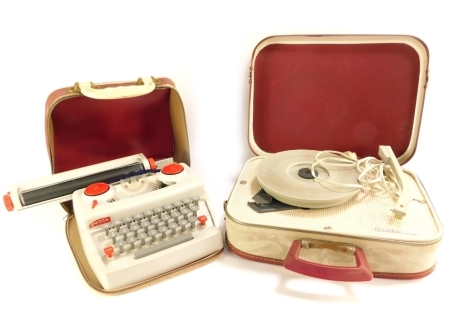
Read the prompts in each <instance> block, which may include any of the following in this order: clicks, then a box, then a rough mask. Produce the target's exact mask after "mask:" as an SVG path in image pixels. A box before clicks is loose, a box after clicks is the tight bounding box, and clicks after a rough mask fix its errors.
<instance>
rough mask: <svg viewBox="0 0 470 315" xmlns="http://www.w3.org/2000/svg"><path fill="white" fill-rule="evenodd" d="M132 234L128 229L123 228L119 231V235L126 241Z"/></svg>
mask: <svg viewBox="0 0 470 315" xmlns="http://www.w3.org/2000/svg"><path fill="white" fill-rule="evenodd" d="M129 232H130V230H129V229H128V228H126V227H122V228H121V229H120V230H119V234H120V235H122V236H124V240H126V238H127V234H128V233H129Z"/></svg>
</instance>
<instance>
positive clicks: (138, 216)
mask: <svg viewBox="0 0 470 315" xmlns="http://www.w3.org/2000/svg"><path fill="white" fill-rule="evenodd" d="M143 218H144V216H143V215H142V213H137V214H134V220H136V221H137V223H139V224H140V221H142V219H143Z"/></svg>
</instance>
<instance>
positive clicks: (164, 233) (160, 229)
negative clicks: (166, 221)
mask: <svg viewBox="0 0 470 315" xmlns="http://www.w3.org/2000/svg"><path fill="white" fill-rule="evenodd" d="M167 231H168V227H167V226H161V227H159V228H158V232H160V233H162V239H164V238H166V232H167Z"/></svg>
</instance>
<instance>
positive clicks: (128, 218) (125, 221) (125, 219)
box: [123, 216, 134, 228]
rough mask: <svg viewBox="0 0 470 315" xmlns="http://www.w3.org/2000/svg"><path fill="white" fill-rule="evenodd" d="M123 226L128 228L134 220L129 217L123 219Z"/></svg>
mask: <svg viewBox="0 0 470 315" xmlns="http://www.w3.org/2000/svg"><path fill="white" fill-rule="evenodd" d="M123 221H124V224H125V225H126V226H127V227H128V228H129V227H131V223H132V222H133V221H134V218H133V217H131V216H127V217H125V218H124V220H123Z"/></svg>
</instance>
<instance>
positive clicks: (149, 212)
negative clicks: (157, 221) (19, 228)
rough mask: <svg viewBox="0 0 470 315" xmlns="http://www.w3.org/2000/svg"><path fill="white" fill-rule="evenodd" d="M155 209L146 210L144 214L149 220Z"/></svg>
mask: <svg viewBox="0 0 470 315" xmlns="http://www.w3.org/2000/svg"><path fill="white" fill-rule="evenodd" d="M153 214H154V213H153V210H147V211H144V216H145V217H146V218H147V220H150V218H151V217H152V216H153Z"/></svg>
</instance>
